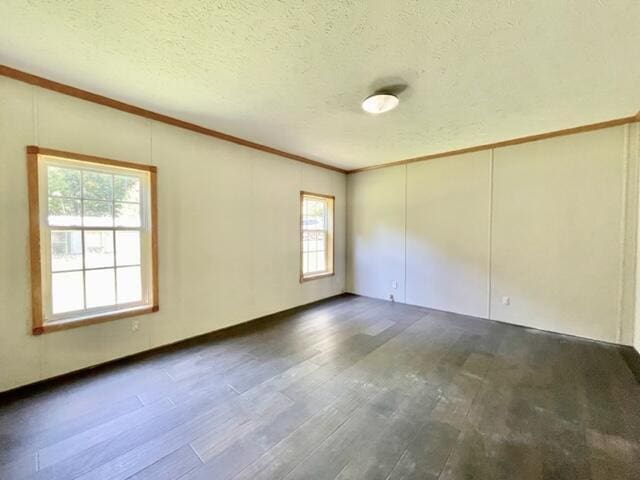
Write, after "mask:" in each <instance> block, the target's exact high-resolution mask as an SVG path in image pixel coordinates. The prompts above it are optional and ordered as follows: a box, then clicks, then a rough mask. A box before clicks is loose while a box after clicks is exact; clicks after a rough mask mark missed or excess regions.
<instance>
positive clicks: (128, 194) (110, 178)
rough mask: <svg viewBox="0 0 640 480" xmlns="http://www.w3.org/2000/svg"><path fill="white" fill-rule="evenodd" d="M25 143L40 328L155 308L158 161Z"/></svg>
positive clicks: (36, 327) (36, 313)
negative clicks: (121, 159)
mask: <svg viewBox="0 0 640 480" xmlns="http://www.w3.org/2000/svg"><path fill="white" fill-rule="evenodd" d="M27 151H28V155H27V157H28V162H29V195H30V211H31V219H30V220H31V243H32V245H31V256H32V287H33V293H32V299H33V331H34V333H35V334H39V333H43V332H46V331H53V330H59V329H63V328H69V327H73V326H79V325H83V324H87V323H97V322H100V321H107V320H111V319H115V318H122V317H125V316H131V315H136V314H141V313H148V312H151V311H157V310H158V295H157V228H156V216H157V213H156V199H155V196H156V185H155V181H156V170H155V167H153V166H148V165H137V164H130V163H128V162H118V161H115V160H108V159H102V158H99V157H88V156H84V155H77V154H72V153H68V152H59V151H54V150H49V149H41V148H37V147H28V150H27Z"/></svg>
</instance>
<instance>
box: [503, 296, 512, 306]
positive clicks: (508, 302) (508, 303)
mask: <svg viewBox="0 0 640 480" xmlns="http://www.w3.org/2000/svg"><path fill="white" fill-rule="evenodd" d="M502 304H503V305H507V306H509V305H511V298H509V297H502Z"/></svg>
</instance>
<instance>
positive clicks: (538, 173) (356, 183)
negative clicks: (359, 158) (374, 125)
mask: <svg viewBox="0 0 640 480" xmlns="http://www.w3.org/2000/svg"><path fill="white" fill-rule="evenodd" d="M635 128H637V126H622V127H615V128H610V129H606V130H599V131H594V132H589V133H583V134H578V135H572V136H567V137H559V138H553V139H547V140H543V141H538V142H534V143H527V144H522V145H517V146H510V147H504V148H499V149H495V150H492V151H487V152H478V153H474V154H466V155H460V156H456V157H448V158H442V159H438V160H431V161H427V162H420V163H415V164H410V165H407V166H406V167H402V166H399V167H393V168H394V170H395V171H396V173H394V174H391V173H385V170H386V169H382V170H374V171H370V172H363V173H358V174H353V175H349V178H348V195H349V199H352V198H355V199H357V200H358V201H357V202H350V203H349V207H348V213H347V216H348V218H349V226H350V228H349V235H348V239H349V246H348V248H347V251H348V258H347V265H348V270H349V272H348V279H349V280H348V283H347V287H348V289H349V291H352V292H354V293H358V294H363V295H368V296H373V297H379V298H387V296H388V293H389V291H390V284H391V281H392V280H393V276H394V275H396V273H395V272H398V271H402V270H403V269H406V292H407V295H406V301H407V303H411V304H417V305H423V306H427V307H431V308H437V309H443V310H448V311H453V312H458V313H464V314H470V315H475V316H480V317H488V318H491V319H495V320H501V321H506V322H510V323H516V324H520V325H526V326H531V327H536V328H541V329H546V330H552V331H556V332H561V333H567V334H572V335H578V336H583V337H588V338H593V339H598V340H604V341H609V342H619V343H624V344H631V343H632V342H633V336H634V334H633V312H634V286H635V283H634V282H635V281H634V276H635V273H634V272H635V238H636V222H637V163H638V159H637V156H635V157H634V156H633V155H631V153H630V151H631V149H630V142H631V140H630V139H631V137H632V134H631V131H632V130H633V129H635ZM633 131H635V130H633ZM492 155H493V159H492ZM402 168H406V183H405V184H404V185H403V182H402V175H401V170H402ZM403 187H405V190H404V193H406V204H404V205H403V202H402V201H401V200H398V199H402V194H403ZM377 195H382V196H384V197H386V198H393V202H394V203H393V204H394V208H393V210H392V211H387V212H382V215H376V214H375V213H374V212H372V211H371V209H369V208H368V205H369V203H372V202H375V203H376V204H377V203H379V202H380V199H377V198H375V197H376V196H377ZM405 205H406V208H405ZM405 214H406V223H403V222H402V220H403V219H404V218H405ZM391 216H395V217H396V218H395V221H394V220H393V219H392V218H390V217H391ZM394 227H395V228H394ZM368 232H379V235H378V236H376V237H373V236H371V235H368ZM405 232H406V237H405ZM404 240H406V245H405V244H404ZM383 246H384V247H385V248H396V251H397V253H396V254H395V255H394V254H392V253H389V252H388V251H384V252H383V251H382V247H383ZM403 248H406V256H405V255H404V251H403ZM354 251H355V254H354ZM363 252H366V255H364V254H363ZM379 256H382V258H384V261H383V264H384V269H383V270H382V271H380V272H379V276H378V277H377V278H375V282H373V281H372V280H371V278H367V276H366V275H367V274H368V270H367V267H365V266H363V264H364V263H365V262H368V263H369V264H375V263H377V262H378V259H379ZM639 295H640V293H639ZM505 296H508V297H510V305H504V304H503V297H505Z"/></svg>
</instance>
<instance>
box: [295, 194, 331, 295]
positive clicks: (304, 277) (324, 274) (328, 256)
mask: <svg viewBox="0 0 640 480" xmlns="http://www.w3.org/2000/svg"><path fill="white" fill-rule="evenodd" d="M305 197H317V198H323V199H326V200H329V201H330V203H331V207H330V208H331V210H330V212H328V213H329V215H328V216H329V228H328V229H327V236H328V237H331V238H327V245H326V247H327V248H326V262H327V265H330V270H329V271H326V272H321V273H315V274H307V275H305V274H304V269H303V265H304V260H303V256H304V229H303V228H302V227H303V220H304V209H303V206H304V198H305ZM335 217H336V197H335V196H333V195H326V194H322V193H313V192H306V191H300V227H299V228H300V283H304V282H309V281H311V280H318V279H320V278H327V277H331V276H333V275H335V273H336V268H335V256H336V255H335V251H336V248H335V247H336V236H335Z"/></svg>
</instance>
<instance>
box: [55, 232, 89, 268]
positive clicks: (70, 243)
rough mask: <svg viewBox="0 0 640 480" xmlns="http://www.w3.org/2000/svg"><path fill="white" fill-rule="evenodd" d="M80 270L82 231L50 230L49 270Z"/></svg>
mask: <svg viewBox="0 0 640 480" xmlns="http://www.w3.org/2000/svg"><path fill="white" fill-rule="evenodd" d="M65 270H82V232H81V231H80V230H62V231H61V230H52V231H51V271H53V272H61V271H65Z"/></svg>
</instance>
